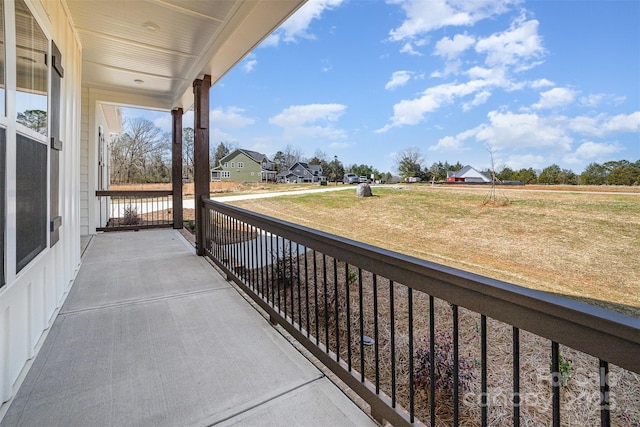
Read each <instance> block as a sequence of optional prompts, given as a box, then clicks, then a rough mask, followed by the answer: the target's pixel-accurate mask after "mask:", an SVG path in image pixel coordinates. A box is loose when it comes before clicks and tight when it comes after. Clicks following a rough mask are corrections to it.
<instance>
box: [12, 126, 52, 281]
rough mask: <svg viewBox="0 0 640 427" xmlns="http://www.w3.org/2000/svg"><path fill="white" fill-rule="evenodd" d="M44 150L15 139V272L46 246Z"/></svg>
mask: <svg viewBox="0 0 640 427" xmlns="http://www.w3.org/2000/svg"><path fill="white" fill-rule="evenodd" d="M47 148H48V147H47V146H46V145H45V144H41V143H40V142H38V141H35V140H33V139H31V138H27V137H26V136H22V135H17V138H16V271H20V270H22V268H23V267H24V266H26V265H27V264H28V263H29V262H30V261H31V260H32V259H34V258H35V257H36V255H38V254H39V253H40V252H42V250H43V249H44V248H45V247H46V246H47Z"/></svg>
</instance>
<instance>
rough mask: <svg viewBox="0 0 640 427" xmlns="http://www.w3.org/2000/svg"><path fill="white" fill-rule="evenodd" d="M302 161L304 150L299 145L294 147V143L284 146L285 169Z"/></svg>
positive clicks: (283, 161) (283, 162)
mask: <svg viewBox="0 0 640 427" xmlns="http://www.w3.org/2000/svg"><path fill="white" fill-rule="evenodd" d="M301 161H302V150H300V148H298V147H293V146H292V145H290V144H289V145H287V146H286V147H284V150H283V151H282V164H283V166H284V169H288V168H290V167H291V166H293V165H294V164H295V163H296V162H301Z"/></svg>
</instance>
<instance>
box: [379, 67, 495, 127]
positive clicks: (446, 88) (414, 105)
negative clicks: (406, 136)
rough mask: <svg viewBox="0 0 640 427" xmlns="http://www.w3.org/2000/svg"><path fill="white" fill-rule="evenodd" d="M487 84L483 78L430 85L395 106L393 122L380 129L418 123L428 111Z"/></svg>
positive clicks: (432, 110)
mask: <svg viewBox="0 0 640 427" xmlns="http://www.w3.org/2000/svg"><path fill="white" fill-rule="evenodd" d="M485 86H486V82H484V81H483V80H472V81H469V82H467V83H461V84H442V85H438V86H433V87H430V88H429V89H427V90H425V91H424V92H423V93H422V96H421V97H419V98H415V99H405V100H402V101H400V102H399V103H397V104H395V105H394V106H393V116H392V117H391V119H390V120H391V124H388V125H386V126H384V127H383V128H381V129H378V130H377V131H376V132H377V133H383V132H386V131H388V130H389V129H391V128H393V127H398V126H406V125H416V124H418V123H420V122H422V121H423V120H424V116H425V114H427V113H431V112H434V111H436V110H437V109H439V108H440V107H441V106H442V105H445V104H450V103H451V102H453V101H454V100H455V99H456V98H459V97H462V96H467V95H469V94H472V93H474V92H476V91H478V90H481V89H482V88H483V87H485Z"/></svg>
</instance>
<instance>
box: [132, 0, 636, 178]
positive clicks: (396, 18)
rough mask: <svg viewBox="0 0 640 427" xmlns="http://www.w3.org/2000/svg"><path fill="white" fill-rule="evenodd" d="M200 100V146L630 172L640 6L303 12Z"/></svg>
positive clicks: (372, 0) (473, 3) (356, 7)
mask: <svg viewBox="0 0 640 427" xmlns="http://www.w3.org/2000/svg"><path fill="white" fill-rule="evenodd" d="M210 95H211V129H212V130H211V137H210V140H211V145H217V144H218V143H219V142H220V141H227V142H231V143H233V144H235V145H237V146H238V147H240V148H246V149H251V150H255V151H259V152H262V153H264V154H266V155H267V156H270V157H271V156H272V155H273V154H274V153H276V152H277V151H278V150H282V149H284V148H285V147H286V146H287V145H290V146H292V147H295V148H297V149H299V150H301V151H302V152H303V154H304V155H305V156H307V157H309V158H310V157H312V156H313V155H314V154H315V153H316V152H317V151H321V152H322V153H324V154H325V155H326V156H327V157H328V158H329V159H333V157H334V156H338V159H339V160H341V161H342V162H343V163H344V164H345V165H350V164H354V163H356V164H367V165H371V166H373V167H375V168H376V169H378V170H379V171H381V172H387V171H391V172H395V169H396V164H397V162H396V160H395V159H396V158H397V155H398V153H400V152H402V151H403V150H405V149H411V148H417V149H419V150H420V152H421V153H422V155H423V157H424V163H423V165H424V166H429V165H431V164H432V163H433V162H437V161H443V162H444V161H448V162H450V163H455V162H457V161H460V162H461V163H462V164H465V165H466V164H470V165H472V166H474V167H476V168H478V169H483V168H487V167H489V166H490V164H491V160H490V154H489V150H491V151H492V152H494V159H495V163H496V168H498V169H499V168H500V167H503V166H505V165H506V166H509V167H511V168H512V169H520V168H528V167H533V168H534V169H542V168H544V167H546V166H549V165H551V164H553V163H555V164H558V165H560V166H561V167H562V168H567V169H572V170H573V171H574V172H576V173H580V172H581V171H582V170H583V169H584V167H585V166H586V165H587V164H589V163H591V162H599V163H602V162H605V161H608V160H619V159H627V160H631V161H635V160H638V159H640V2H638V1H637V0H625V1H534V2H526V1H517V0H514V1H511V0H506V1H494V0H387V1H382V0H309V2H308V3H307V4H306V5H304V6H303V7H302V8H301V9H300V10H298V12H296V14H295V15H293V16H292V17H291V18H290V19H289V20H288V21H287V22H285V23H284V25H283V26H282V27H281V28H279V29H278V30H277V31H276V32H275V33H274V34H272V35H271V36H270V37H269V38H267V39H266V40H265V41H264V42H263V43H262V44H261V45H260V46H259V47H258V48H257V49H255V50H254V51H253V53H251V54H250V55H249V56H248V57H246V58H245V59H244V60H243V61H242V62H241V63H240V64H238V66H237V67H236V68H235V69H233V70H232V71H230V72H229V73H228V74H227V75H226V76H225V77H224V78H223V79H221V80H220V81H219V82H218V83H217V84H216V85H215V86H214V87H212V89H211V94H210ZM158 114H159V113H155V114H154V115H150V116H148V117H149V118H150V119H152V120H154V121H155V123H156V124H157V125H158V126H160V127H162V128H163V129H164V130H167V131H169V130H170V119H169V116H168V115H166V114H165V115H162V116H160V115H158ZM127 115H136V113H134V112H132V111H131V110H125V116H127ZM189 120H192V116H191V114H190V113H188V114H187V116H186V117H185V125H186V124H187V123H189Z"/></svg>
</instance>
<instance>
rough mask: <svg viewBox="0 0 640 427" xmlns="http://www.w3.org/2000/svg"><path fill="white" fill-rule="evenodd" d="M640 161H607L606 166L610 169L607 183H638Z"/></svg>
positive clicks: (639, 178)
mask: <svg viewBox="0 0 640 427" xmlns="http://www.w3.org/2000/svg"><path fill="white" fill-rule="evenodd" d="M638 163H640V161H638V162H636V163H635V164H634V163H631V162H629V161H628V160H620V161H617V162H607V163H605V164H604V166H605V167H606V168H607V169H609V175H608V177H607V183H608V184H610V185H636V184H637V183H638V182H640V167H639V166H638Z"/></svg>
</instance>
